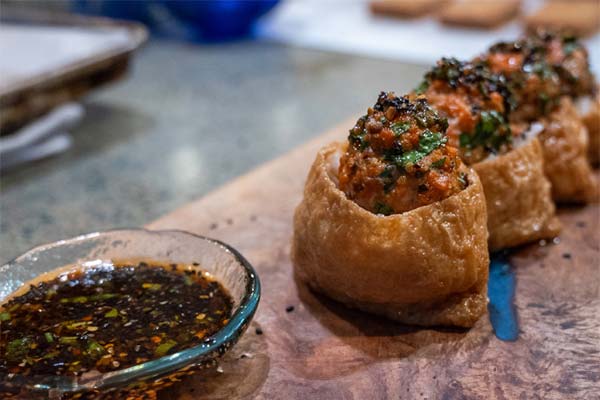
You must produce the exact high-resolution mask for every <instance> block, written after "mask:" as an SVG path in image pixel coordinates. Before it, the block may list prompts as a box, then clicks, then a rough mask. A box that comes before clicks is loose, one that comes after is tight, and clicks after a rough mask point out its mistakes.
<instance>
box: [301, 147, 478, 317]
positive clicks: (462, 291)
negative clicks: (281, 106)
mask: <svg viewBox="0 0 600 400" xmlns="http://www.w3.org/2000/svg"><path fill="white" fill-rule="evenodd" d="M342 149H343V146H342V145H341V144H337V143H334V144H331V145H329V146H326V147H325V148H323V149H322V150H321V151H320V152H319V153H318V154H317V158H316V160H315V162H314V163H313V166H312V168H311V170H310V173H309V175H308V179H307V182H306V186H305V189H304V199H303V200H302V202H301V203H300V205H299V206H298V208H297V209H296V213H295V216H294V237H293V243H292V259H293V262H294V266H295V272H296V275H297V277H298V278H299V279H301V280H302V281H305V282H307V283H308V284H309V285H310V286H311V287H312V288H314V289H316V290H318V291H320V292H323V293H325V294H327V295H328V296H330V297H332V298H334V299H336V300H338V301H341V302H343V303H346V304H348V305H350V306H353V307H356V308H359V309H363V310H365V311H369V312H372V313H376V314H381V315H385V316H387V317H389V318H392V319H395V320H398V321H401V322H405V323H410V324H417V325H455V326H463V327H470V326H472V325H473V324H474V323H475V321H477V319H478V318H479V317H480V316H481V315H482V314H483V313H484V312H485V309H486V304H487V296H486V287H487V279H488V264H489V256H488V247H487V228H486V223H487V219H486V206H485V198H484V194H483V188H482V187H481V183H480V182H479V178H478V177H477V175H476V174H475V173H474V172H473V171H472V170H469V169H467V168H466V167H465V172H466V173H467V174H468V180H469V186H468V187H467V188H466V189H464V190H463V191H461V192H459V193H457V194H455V195H453V196H451V197H449V198H446V199H444V200H442V201H440V202H436V203H433V204H429V205H426V206H423V207H419V208H416V209H414V210H411V211H407V212H404V213H402V214H394V215H390V216H385V217H384V216H382V215H376V214H373V213H371V212H369V211H367V210H365V209H363V208H361V207H359V206H358V205H357V204H356V203H354V202H353V201H351V200H349V199H348V198H347V197H346V196H345V194H344V193H343V192H342V191H340V190H339V189H338V187H337V182H336V181H337V177H336V167H335V164H336V162H337V159H338V157H339V156H340V155H341V153H342V151H343V150H342Z"/></svg>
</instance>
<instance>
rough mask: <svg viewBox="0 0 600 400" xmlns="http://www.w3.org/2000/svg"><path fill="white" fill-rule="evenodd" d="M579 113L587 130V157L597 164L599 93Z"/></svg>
mask: <svg viewBox="0 0 600 400" xmlns="http://www.w3.org/2000/svg"><path fill="white" fill-rule="evenodd" d="M580 115H581V119H582V120H583V123H584V124H585V127H586V128H587V130H588V137H589V146H588V158H589V159H590V162H591V163H592V164H593V165H598V164H600V95H596V96H595V97H594V98H593V99H592V100H590V107H589V109H587V110H586V111H585V112H583V113H581V114H580Z"/></svg>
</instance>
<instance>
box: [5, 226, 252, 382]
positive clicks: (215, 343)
mask: <svg viewBox="0 0 600 400" xmlns="http://www.w3.org/2000/svg"><path fill="white" fill-rule="evenodd" d="M127 232H136V233H143V234H148V235H157V236H160V235H161V234H178V235H184V236H188V237H190V238H193V239H199V240H203V241H206V242H209V243H211V244H212V245H214V246H216V247H217V248H218V249H219V251H224V252H226V253H229V254H231V255H232V256H233V258H234V259H235V261H236V262H237V263H238V264H239V265H240V266H241V267H242V268H243V271H244V272H245V275H246V278H247V281H246V287H245V291H244V295H243V297H242V299H241V300H240V303H239V306H238V308H237V310H236V311H235V312H234V313H233V315H232V316H231V318H230V319H229V321H228V322H227V324H226V325H225V326H223V327H222V328H221V329H220V330H219V331H217V332H216V333H215V334H213V335H212V336H210V337H209V338H207V339H206V340H205V341H204V342H203V343H201V344H199V345H197V346H194V347H190V348H187V349H184V350H181V351H179V352H177V353H173V354H169V355H166V356H163V357H160V358H156V359H153V360H150V361H146V362H144V363H141V364H137V365H133V366H131V367H128V368H124V369H120V370H116V371H111V372H106V373H100V374H95V375H93V376H91V377H89V378H87V379H81V378H75V377H66V376H56V377H54V376H53V377H52V382H53V383H52V384H48V383H44V379H48V378H49V376H48V375H37V376H36V375H34V376H28V377H22V378H21V379H23V380H25V381H26V382H28V385H27V386H28V387H29V388H30V389H32V390H34V391H36V392H39V391H42V392H47V391H50V390H56V391H58V392H60V393H61V394H69V393H76V392H81V391H88V390H103V389H109V388H112V387H119V386H126V385H127V384H128V383H132V382H135V381H136V380H138V379H140V378H150V379H151V378H153V377H159V376H164V375H165V374H168V373H169V372H175V371H178V370H180V369H182V368H184V367H187V366H190V365H194V364H195V363H196V362H199V361H201V360H202V359H203V357H205V356H207V355H209V354H210V353H212V352H215V351H218V350H219V348H220V347H221V346H223V345H226V344H227V343H230V342H232V341H234V340H235V339H236V337H237V336H238V335H240V334H241V333H242V331H243V330H244V328H245V327H246V326H247V325H248V324H249V323H250V321H251V320H252V317H253V316H254V313H255V311H256V309H257V307H258V303H259V300H260V292H261V284H260V280H259V278H258V275H257V273H256V271H255V270H254V267H252V265H251V264H250V263H249V262H248V261H247V260H246V258H244V256H242V254H241V253H240V252H239V251H237V250H236V249H235V248H234V247H232V246H230V245H228V244H227V243H224V242H222V241H220V240H218V239H213V238H209V237H206V236H203V235H197V234H195V233H191V232H188V231H184V230H179V229H165V230H153V229H146V228H117V229H108V230H102V231H96V232H92V233H86V234H82V235H78V236H74V237H71V238H68V239H62V240H58V241H55V242H51V243H46V244H42V245H38V246H35V247H32V248H31V249H29V250H27V251H26V252H24V253H23V254H21V255H19V256H17V257H16V258H14V259H13V260H11V261H9V262H7V263H4V264H2V266H0V268H2V267H8V266H10V265H14V264H18V263H19V262H20V260H21V259H23V258H25V257H28V256H30V255H32V254H35V253H38V252H41V251H45V250H48V249H52V248H56V247H61V246H64V245H68V244H70V243H74V242H79V241H85V240H89V239H94V238H97V237H100V236H102V235H108V234H111V233H127ZM226 289H227V287H226ZM221 355H222V354H221ZM13 377H14V378H16V381H18V379H19V376H18V375H13ZM36 378H38V380H39V381H40V383H37V384H36V383H35V382H36ZM11 379H12V378H11Z"/></svg>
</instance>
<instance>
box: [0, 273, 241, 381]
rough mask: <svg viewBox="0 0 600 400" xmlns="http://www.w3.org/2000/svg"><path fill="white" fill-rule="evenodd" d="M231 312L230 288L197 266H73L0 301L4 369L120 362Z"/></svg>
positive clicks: (28, 371) (197, 338) (174, 343)
mask: <svg viewBox="0 0 600 400" xmlns="http://www.w3.org/2000/svg"><path fill="white" fill-rule="evenodd" d="M231 313H232V300H231V296H230V295H229V293H228V292H227V291H226V289H225V288H223V286H222V285H221V284H220V283H219V282H217V281H215V280H213V279H212V278H211V277H210V276H208V275H207V274H205V273H202V272H201V271H197V269H189V268H184V267H183V266H178V265H170V266H157V265H149V264H146V263H140V264H139V265H119V266H116V265H112V264H103V265H100V266H96V267H88V268H85V269H79V270H77V269H76V270H75V272H70V273H68V274H63V275H60V276H59V277H57V278H55V279H52V280H49V281H45V282H41V283H38V284H36V285H32V286H31V287H30V289H29V291H28V292H27V293H25V294H23V295H21V296H18V297H13V298H11V299H10V300H9V301H8V302H7V303H5V304H3V305H2V306H1V307H0V375H3V374H19V375H69V376H79V375H82V374H83V373H85V372H87V371H99V372H109V371H113V370H118V369H123V368H126V367H130V366H133V365H137V364H141V363H143V362H146V361H149V360H152V359H155V358H159V357H162V356H164V355H167V354H172V353H175V352H177V351H180V350H183V349H185V348H189V347H193V346H195V345H197V344H200V343H201V342H203V341H204V340H205V339H206V338H208V337H209V336H211V335H212V334H214V333H215V332H217V331H218V330H219V329H220V328H221V327H223V326H224V325H225V324H227V322H228V320H229V318H230V317H231Z"/></svg>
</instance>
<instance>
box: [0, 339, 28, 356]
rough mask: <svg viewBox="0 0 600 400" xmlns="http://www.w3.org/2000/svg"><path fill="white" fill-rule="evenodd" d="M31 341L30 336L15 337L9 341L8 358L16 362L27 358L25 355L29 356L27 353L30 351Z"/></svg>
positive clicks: (6, 354)
mask: <svg viewBox="0 0 600 400" xmlns="http://www.w3.org/2000/svg"><path fill="white" fill-rule="evenodd" d="M30 343H31V340H30V339H29V338H28V337H24V338H20V339H15V340H13V341H11V342H9V343H8V345H7V347H6V353H5V356H6V359H7V360H9V361H16V362H19V361H21V360H22V359H23V358H25V356H27V353H28V352H29V344H30Z"/></svg>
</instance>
